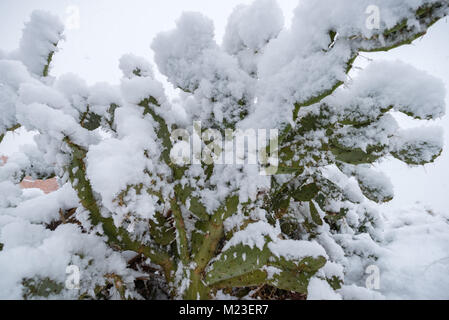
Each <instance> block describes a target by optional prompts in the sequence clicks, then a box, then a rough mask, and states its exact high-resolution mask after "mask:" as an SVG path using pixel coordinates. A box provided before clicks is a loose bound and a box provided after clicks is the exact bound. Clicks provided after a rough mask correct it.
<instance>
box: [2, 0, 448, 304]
mask: <svg viewBox="0 0 449 320" xmlns="http://www.w3.org/2000/svg"><path fill="white" fill-rule="evenodd" d="M370 5H376V6H378V7H379V8H380V9H381V13H382V15H381V18H382V19H381V20H380V24H379V26H378V28H367V26H366V15H365V11H366V8H367V7H368V6H370ZM448 13H449V3H448V2H447V1H445V0H444V1H443V0H422V1H417V0H396V1H390V0H357V1H354V0H342V1H333V0H322V1H319V2H316V1H313V0H303V1H300V4H299V6H298V7H297V9H296V10H295V14H294V18H293V21H292V25H291V27H290V28H289V29H284V21H283V17H282V11H281V10H280V9H279V7H278V5H277V3H276V2H275V1H274V0H256V1H255V2H254V3H253V4H251V5H249V6H239V7H237V8H236V9H235V11H234V12H233V13H232V15H231V17H230V19H229V24H228V26H227V28H226V34H225V37H224V41H223V45H222V46H220V45H219V44H217V43H216V42H215V40H214V26H213V22H212V21H211V20H209V19H208V18H207V17H204V16H202V15H201V14H199V13H191V12H188V13H184V14H183V15H182V16H181V17H180V18H179V20H178V21H177V24H176V28H175V29H174V30H171V31H168V32H164V33H161V34H160V35H158V36H157V37H156V39H154V41H153V43H152V45H151V48H152V49H153V50H154V53H155V62H156V64H157V67H158V69H159V71H160V72H161V73H162V74H164V75H165V76H166V77H167V79H168V80H169V82H170V83H171V84H172V85H173V86H174V87H175V88H179V89H181V90H180V94H179V96H180V98H178V99H177V100H174V101H173V102H172V101H171V100H170V99H169V98H167V97H166V96H165V92H164V87H163V85H162V84H161V83H159V82H158V81H157V80H156V79H155V77H154V73H153V70H152V65H151V63H149V62H148V61H146V60H145V59H144V58H141V57H137V56H134V55H132V54H127V55H125V56H123V57H122V58H121V60H120V62H119V66H120V69H121V70H122V72H123V78H122V80H121V83H120V85H119V86H112V85H108V84H105V83H99V84H96V85H93V86H88V85H87V84H86V83H85V82H84V81H83V80H82V79H79V78H78V77H77V76H76V75H73V74H67V75H63V76H61V77H59V78H54V77H51V76H50V75H49V71H50V62H51V60H52V57H53V54H54V53H55V52H56V51H57V45H58V42H59V41H60V40H62V39H64V36H63V30H62V24H61V23H60V22H59V21H58V19H57V18H56V17H53V16H52V15H51V14H49V13H45V12H35V13H33V14H32V16H31V20H30V22H28V23H27V24H26V27H25V29H24V35H23V38H22V40H21V42H20V47H19V49H18V50H17V51H15V52H11V53H3V52H0V142H1V140H2V139H3V137H4V135H5V134H6V133H7V132H8V131H13V130H16V129H17V128H19V127H24V128H25V129H26V130H34V131H35V132H36V135H35V145H33V146H28V147H27V148H23V149H22V150H21V151H20V152H18V153H16V154H15V155H13V156H11V157H10V158H9V160H8V162H7V163H6V164H4V165H2V166H1V167H0V298H25V299H31V298H58V297H59V298H61V297H62V298H92V299H101V298H106V299H110V298H119V299H142V298H161V297H165V298H167V297H168V298H178V299H182V298H185V299H211V298H216V297H225V296H227V297H230V298H231V297H239V298H242V297H246V298H248V297H253V298H256V297H262V298H264V296H263V295H261V292H262V291H263V290H261V288H264V287H270V288H273V289H276V290H277V291H275V292H277V293H276V294H278V295H282V296H285V295H286V294H287V296H288V294H292V293H295V294H298V293H299V294H302V295H304V296H306V295H308V294H309V295H313V296H316V295H317V291H320V292H321V293H323V292H324V295H325V296H328V297H333V298H345V297H354V296H356V295H357V294H358V295H359V296H360V294H362V296H363V297H369V296H371V297H374V296H375V295H376V294H375V293H373V292H369V290H368V289H362V288H361V287H357V285H361V284H362V276H363V270H364V267H365V266H366V265H369V264H370V263H372V262H373V261H374V260H375V259H376V256H377V255H378V254H379V253H380V252H381V251H382V246H381V244H382V232H381V231H382V230H381V226H382V220H381V217H380V215H378V214H377V212H376V210H375V206H374V202H377V203H382V202H387V201H390V200H391V199H392V198H393V188H392V185H391V183H390V182H389V180H388V177H386V176H385V175H383V174H382V173H381V172H377V171H376V170H374V169H373V164H375V163H376V162H378V161H381V159H383V158H384V157H387V156H390V155H391V156H393V157H395V158H397V159H399V160H401V161H403V162H405V163H407V164H409V165H423V164H426V163H430V162H433V161H434V160H435V159H436V158H437V157H438V156H439V155H440V153H441V151H442V138H441V135H442V134H441V130H439V129H438V128H429V127H426V128H418V129H413V130H402V129H401V128H400V127H399V125H398V123H397V122H396V120H395V114H396V113H398V112H402V113H404V114H406V115H407V116H410V117H413V118H416V119H423V120H430V119H436V118H439V117H441V116H443V115H444V112H445V104H444V96H445V89H444V85H443V84H442V82H441V81H439V80H438V79H435V78H434V77H432V76H431V75H428V74H426V73H424V72H421V71H419V70H415V69H414V68H413V67H412V66H409V65H406V64H404V63H401V62H376V63H372V65H370V66H368V67H367V68H366V69H364V70H363V71H360V72H358V73H357V75H356V76H355V77H353V78H350V77H349V76H348V73H349V71H350V70H351V68H352V65H353V63H354V61H355V59H356V58H357V57H358V55H359V53H360V52H367V51H369V52H373V51H388V50H390V49H392V48H395V47H398V46H401V45H405V44H409V43H411V42H412V41H413V40H415V39H416V38H418V37H420V36H422V35H424V34H425V33H426V31H427V29H428V28H429V27H430V26H431V25H432V24H433V23H435V22H436V21H438V20H439V19H441V18H442V17H444V16H445V15H447V14H448ZM181 111H182V112H181ZM198 121H201V126H198V125H197V124H198V123H199V122H198ZM193 123H195V125H192V124H193ZM209 128H212V129H215V130H217V131H218V132H220V133H222V134H223V135H225V132H227V131H229V130H238V129H241V130H245V129H259V128H263V129H278V130H279V132H280V135H279V139H278V140H277V141H276V142H277V143H276V144H275V145H277V149H276V150H270V152H277V153H278V154H279V161H278V163H277V165H276V167H275V170H273V172H272V173H275V174H273V175H261V174H260V172H261V169H263V168H259V167H258V166H255V165H245V164H231V165H229V164H226V165H225V164H218V163H215V164H214V163H210V162H208V161H202V162H200V163H199V164H191V165H178V164H176V163H175V162H174V161H173V160H172V157H171V156H170V155H171V154H172V151H173V150H174V149H175V146H176V145H178V144H179V142H178V141H177V140H176V139H173V137H172V135H173V133H174V132H175V130H177V129H186V130H187V131H188V132H190V134H191V136H193V137H198V136H201V135H203V134H204V132H205V131H206V130H207V129H209ZM194 156H197V155H194ZM199 158H200V159H201V157H199ZM203 160H205V159H204V158H203ZM25 176H32V177H34V178H40V179H46V178H50V177H56V178H57V180H58V183H59V189H58V190H57V191H56V192H54V193H51V194H46V195H45V194H43V193H41V192H37V191H30V190H21V189H20V188H19V187H18V185H17V184H18V183H20V182H21V181H22V179H23V178H24V177H25ZM73 266H75V267H76V268H75V269H70V268H69V269H67V267H73ZM73 270H77V271H79V273H78V277H79V281H78V282H76V281H75V282H73V281H72V282H70V281H68V280H73V279H74V278H69V279H68V278H67V277H68V275H70V276H73V274H72V271H73ZM75 280H76V279H75ZM73 284H75V286H73ZM142 288H145V290H143V289H142ZM148 288H151V290H150V289H148ZM273 292H274V291H273ZM356 293H357V294H356Z"/></svg>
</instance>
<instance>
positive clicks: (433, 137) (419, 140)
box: [393, 127, 444, 163]
mask: <svg viewBox="0 0 449 320" xmlns="http://www.w3.org/2000/svg"><path fill="white" fill-rule="evenodd" d="M443 137H444V135H443V129H442V128H440V127H421V128H412V129H405V130H401V131H399V132H398V134H397V135H396V137H395V139H394V140H393V148H394V150H395V151H396V152H398V153H399V156H401V152H402V151H403V150H407V156H406V158H408V159H409V160H412V161H413V163H421V162H425V163H429V162H431V161H432V160H433V159H434V157H435V156H437V155H438V154H440V152H441V150H442V149H443V145H444V138H443Z"/></svg>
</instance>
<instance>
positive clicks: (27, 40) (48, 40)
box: [19, 10, 64, 76]
mask: <svg viewBox="0 0 449 320" xmlns="http://www.w3.org/2000/svg"><path fill="white" fill-rule="evenodd" d="M63 31H64V25H63V24H62V22H61V21H60V20H59V18H58V17H56V16H54V15H52V14H50V13H48V12H45V11H38V10H36V11H33V13H32V14H31V19H30V21H29V22H28V23H27V24H26V25H25V29H24V30H23V36H22V39H21V40H20V47H19V50H20V58H21V60H22V61H23V63H24V64H25V65H26V66H27V68H28V70H29V71H30V72H31V73H34V74H36V75H38V76H42V75H43V71H44V66H45V65H47V63H48V62H47V59H48V56H49V54H50V53H51V52H53V51H55V50H56V47H55V44H57V43H58V42H59V40H61V39H62V38H63V36H62V33H63Z"/></svg>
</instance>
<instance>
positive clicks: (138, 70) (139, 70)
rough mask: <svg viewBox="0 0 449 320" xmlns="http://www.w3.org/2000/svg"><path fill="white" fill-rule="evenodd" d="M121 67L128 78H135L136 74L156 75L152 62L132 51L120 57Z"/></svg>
mask: <svg viewBox="0 0 449 320" xmlns="http://www.w3.org/2000/svg"><path fill="white" fill-rule="evenodd" d="M119 67H120V70H122V72H123V75H124V76H125V77H126V78H133V77H135V76H142V77H150V78H153V77H154V73H153V68H152V67H151V64H150V63H149V62H148V61H147V60H146V59H145V58H143V57H139V56H136V55H134V54H131V53H129V54H125V55H123V56H122V57H121V58H120V64H119Z"/></svg>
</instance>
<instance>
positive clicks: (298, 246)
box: [268, 239, 327, 261]
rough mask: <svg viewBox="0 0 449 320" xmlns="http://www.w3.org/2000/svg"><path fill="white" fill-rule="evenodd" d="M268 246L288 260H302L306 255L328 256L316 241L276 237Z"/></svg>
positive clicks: (314, 256)
mask: <svg viewBox="0 0 449 320" xmlns="http://www.w3.org/2000/svg"><path fill="white" fill-rule="evenodd" d="M268 248H269V249H270V250H271V252H273V254H274V255H275V256H277V257H278V258H280V257H284V258H285V259H287V260H295V261H301V260H302V259H304V258H306V257H313V258H318V257H320V256H322V257H327V254H326V251H325V250H324V248H323V247H322V246H320V245H319V244H318V243H317V242H314V241H303V240H281V239H276V240H275V241H273V242H270V243H268Z"/></svg>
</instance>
